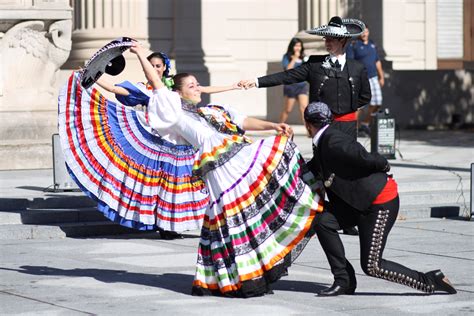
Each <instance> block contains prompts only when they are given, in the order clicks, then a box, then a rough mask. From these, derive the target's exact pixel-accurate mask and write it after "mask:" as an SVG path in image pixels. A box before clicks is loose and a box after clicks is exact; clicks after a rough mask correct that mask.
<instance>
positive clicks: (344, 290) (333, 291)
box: [318, 283, 356, 296]
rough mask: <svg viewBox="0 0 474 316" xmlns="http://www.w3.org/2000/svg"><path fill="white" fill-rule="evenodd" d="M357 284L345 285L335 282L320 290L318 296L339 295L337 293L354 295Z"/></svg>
mask: <svg viewBox="0 0 474 316" xmlns="http://www.w3.org/2000/svg"><path fill="white" fill-rule="evenodd" d="M355 289H356V288H355V286H354V287H343V286H340V285H337V284H335V283H334V284H333V285H332V286H331V287H328V288H327V289H324V290H322V291H321V292H319V294H318V296H337V295H344V294H346V295H352V294H354V292H355Z"/></svg>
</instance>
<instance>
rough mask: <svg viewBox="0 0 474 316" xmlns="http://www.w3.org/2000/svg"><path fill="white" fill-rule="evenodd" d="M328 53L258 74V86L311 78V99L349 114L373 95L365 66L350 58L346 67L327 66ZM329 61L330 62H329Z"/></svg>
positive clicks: (263, 86)
mask: <svg viewBox="0 0 474 316" xmlns="http://www.w3.org/2000/svg"><path fill="white" fill-rule="evenodd" d="M326 56H328V55H325V56H311V57H310V58H309V60H308V61H307V62H305V63H303V64H302V65H301V66H299V67H296V68H293V69H290V70H285V71H283V72H279V73H276V74H272V75H268V76H263V77H259V78H258V87H259V88H265V87H273V86H277V85H281V84H292V83H296V82H302V81H307V82H309V101H310V102H316V101H320V102H324V103H326V104H327V105H328V106H329V108H330V109H331V111H332V112H333V113H334V114H347V113H350V112H354V111H356V110H357V109H358V108H360V107H362V106H364V105H366V104H368V103H369V101H370V98H371V93H370V85H369V80H368V79H367V71H366V70H365V66H364V65H363V64H362V63H360V62H359V61H356V60H353V59H346V64H345V66H344V69H343V70H342V71H336V70H334V69H333V68H326V67H324V66H323V63H324V60H325V58H326ZM325 65H327V63H325Z"/></svg>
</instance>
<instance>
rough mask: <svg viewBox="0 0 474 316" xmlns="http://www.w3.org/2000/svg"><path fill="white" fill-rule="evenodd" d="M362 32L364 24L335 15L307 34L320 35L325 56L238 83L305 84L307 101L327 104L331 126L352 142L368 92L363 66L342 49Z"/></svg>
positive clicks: (260, 85)
mask: <svg viewBox="0 0 474 316" xmlns="http://www.w3.org/2000/svg"><path fill="white" fill-rule="evenodd" d="M364 29H365V26H364V23H362V22H361V21H359V20H356V19H341V18H340V17H338V16H335V17H333V18H331V20H330V21H329V24H328V25H323V26H320V27H317V28H314V29H312V30H309V31H307V32H308V33H310V34H315V35H320V36H324V40H325V46H326V50H327V51H328V52H329V55H323V56H311V57H310V58H309V60H308V61H307V62H305V63H303V64H302V65H301V66H299V67H296V68H293V69H290V70H286V71H283V72H279V73H276V74H272V75H268V76H263V77H259V78H257V79H256V80H242V81H241V82H240V84H241V86H243V87H244V88H246V89H248V88H252V87H259V88H266V87H273V86H277V85H281V84H292V83H297V82H302V81H307V82H309V101H310V102H316V101H321V102H324V103H326V104H327V105H329V108H330V109H331V111H332V113H333V114H334V116H335V121H336V122H335V123H334V126H335V127H336V128H339V129H340V130H341V131H343V132H345V133H347V134H348V135H351V136H352V137H353V138H354V139H356V137H357V117H356V112H357V109H358V108H360V107H362V106H364V105H366V104H368V103H369V101H370V99H371V92H370V85H369V81H368V79H367V71H366V70H365V66H364V65H363V64H362V63H360V62H358V61H356V60H353V59H346V53H345V46H346V44H347V42H348V40H349V39H350V38H352V37H357V36H359V35H360V34H361V33H362V32H363V31H364Z"/></svg>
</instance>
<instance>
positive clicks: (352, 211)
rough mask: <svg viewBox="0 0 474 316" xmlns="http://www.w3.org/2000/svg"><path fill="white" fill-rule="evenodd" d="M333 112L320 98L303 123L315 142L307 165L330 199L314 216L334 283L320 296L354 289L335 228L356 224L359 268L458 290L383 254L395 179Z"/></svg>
mask: <svg viewBox="0 0 474 316" xmlns="http://www.w3.org/2000/svg"><path fill="white" fill-rule="evenodd" d="M332 118H333V115H332V113H331V110H330V109H329V107H328V106H327V105H326V104H325V103H322V102H313V103H310V104H309V105H308V106H307V108H306V110H305V112H304V119H305V126H306V129H307V130H308V133H309V135H310V136H311V137H312V141H313V152H314V157H313V159H312V160H311V161H310V162H309V167H310V169H311V171H312V172H313V173H314V174H318V175H319V176H320V177H322V179H323V181H324V186H325V188H326V193H327V195H328V197H329V200H330V203H329V205H328V206H327V207H326V209H325V211H324V212H323V213H321V214H320V215H319V216H317V218H316V219H315V224H314V225H315V230H316V234H317V235H318V239H319V241H320V243H321V246H322V248H323V250H324V252H325V253H326V256H327V258H328V261H329V265H330V266H331V272H332V274H333V275H334V283H333V285H332V286H331V287H329V288H327V289H324V290H322V291H321V292H320V293H319V296H336V295H340V294H353V293H354V291H355V289H356V285H357V282H356V277H355V273H354V268H353V267H352V265H351V264H350V263H349V261H348V260H347V259H346V257H345V255H344V246H343V244H342V242H341V239H340V237H339V235H338V233H337V230H339V229H341V228H343V227H347V226H349V227H350V226H353V225H357V227H358V228H359V240H360V253H361V258H360V260H361V266H362V270H363V271H364V272H365V273H366V274H367V275H370V276H373V277H377V278H381V279H386V280H389V281H392V282H396V283H400V284H404V285H408V286H410V287H413V288H415V289H417V290H421V291H423V292H426V293H430V294H431V293H433V292H435V291H444V292H447V293H449V294H455V293H456V290H455V289H454V287H453V286H452V285H451V284H450V283H449V280H448V279H447V278H446V277H445V276H444V274H443V273H442V272H441V271H440V270H434V271H430V272H427V273H422V272H418V271H415V270H412V269H409V268H407V267H405V266H403V265H401V264H398V263H395V262H392V261H388V260H385V259H382V255H383V250H384V248H385V244H386V242H387V237H388V234H389V232H390V230H391V228H392V226H393V224H394V223H395V220H396V218H397V214H398V210H399V198H398V190H397V183H396V182H395V180H394V179H393V178H392V176H391V175H387V172H388V171H389V170H390V165H389V164H388V162H387V160H386V159H385V158H384V157H382V156H381V155H379V154H377V153H374V154H372V153H369V152H367V151H366V150H365V148H364V147H363V146H362V145H361V144H359V143H358V142H357V141H356V140H354V139H353V138H352V137H350V136H348V135H347V134H345V133H342V132H341V131H340V130H338V129H337V128H336V127H335V126H334V125H332V124H331V122H332Z"/></svg>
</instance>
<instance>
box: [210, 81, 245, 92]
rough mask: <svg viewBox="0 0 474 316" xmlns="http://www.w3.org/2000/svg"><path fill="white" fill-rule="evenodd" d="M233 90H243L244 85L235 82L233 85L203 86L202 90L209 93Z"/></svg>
mask: <svg viewBox="0 0 474 316" xmlns="http://www.w3.org/2000/svg"><path fill="white" fill-rule="evenodd" d="M231 90H242V87H240V86H239V84H238V83H234V84H233V85H231V86H201V92H202V93H208V94H211V93H219V92H226V91H231Z"/></svg>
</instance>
